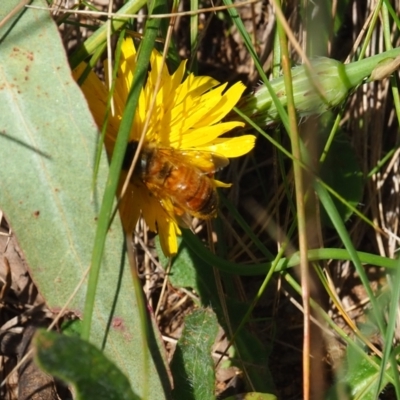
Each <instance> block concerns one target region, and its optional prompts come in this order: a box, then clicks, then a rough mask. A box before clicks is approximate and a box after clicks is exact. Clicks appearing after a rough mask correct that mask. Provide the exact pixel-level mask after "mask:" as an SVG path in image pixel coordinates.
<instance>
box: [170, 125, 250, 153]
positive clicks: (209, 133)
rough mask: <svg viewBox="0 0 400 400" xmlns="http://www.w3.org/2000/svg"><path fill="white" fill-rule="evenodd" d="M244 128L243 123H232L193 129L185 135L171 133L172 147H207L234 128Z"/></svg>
mask: <svg viewBox="0 0 400 400" xmlns="http://www.w3.org/2000/svg"><path fill="white" fill-rule="evenodd" d="M243 126H244V123H242V122H236V121H230V122H222V123H220V124H216V125H214V126H206V127H203V128H199V129H193V130H190V131H187V132H186V133H185V134H183V135H182V134H180V132H171V135H170V140H171V146H172V147H177V148H178V147H179V148H181V149H185V148H192V147H198V146H205V145H206V144H207V143H209V142H212V141H213V140H215V139H216V138H217V137H219V136H221V135H223V134H224V133H226V132H229V131H231V130H232V129H234V128H237V127H243ZM179 139H180V141H179Z"/></svg>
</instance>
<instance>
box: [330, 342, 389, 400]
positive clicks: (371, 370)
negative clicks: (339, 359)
mask: <svg viewBox="0 0 400 400" xmlns="http://www.w3.org/2000/svg"><path fill="white" fill-rule="evenodd" d="M369 357H370V360H371V361H374V362H375V364H378V365H379V363H380V359H379V358H378V357H376V356H369ZM391 373H392V372H391V370H387V371H386V374H385V375H384V376H383V382H382V383H381V387H380V388H379V392H380V391H382V390H383V388H384V387H385V386H386V385H387V384H388V382H389V381H388V374H389V375H390V374H391ZM339 376H340V379H339V381H338V382H337V383H336V384H335V385H334V386H333V387H332V388H331V389H330V391H329V394H328V397H327V399H329V400H333V399H335V400H336V399H342V398H349V399H352V400H375V393H376V385H377V383H378V378H379V368H378V367H377V366H376V365H373V363H372V362H370V361H369V360H368V359H367V358H364V357H361V356H360V355H359V353H357V352H356V351H355V350H353V349H352V348H351V347H349V348H348V349H347V357H346V364H345V366H344V367H343V369H342V371H340V372H339Z"/></svg>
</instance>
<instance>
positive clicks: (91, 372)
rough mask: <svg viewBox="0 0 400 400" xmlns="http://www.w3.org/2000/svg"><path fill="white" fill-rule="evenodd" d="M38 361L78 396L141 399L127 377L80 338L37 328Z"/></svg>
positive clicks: (36, 352) (80, 397)
mask: <svg viewBox="0 0 400 400" xmlns="http://www.w3.org/2000/svg"><path fill="white" fill-rule="evenodd" d="M33 346H34V351H35V360H36V362H37V363H38V364H39V366H40V367H41V368H42V369H43V370H44V371H46V372H47V373H49V374H51V375H54V376H56V377H57V378H60V379H62V380H64V381H66V382H68V383H71V384H72V385H73V386H74V387H75V390H76V398H77V399H82V400H84V399H96V400H103V399H104V400H114V399H115V400H140V397H139V396H137V395H135V394H134V393H133V392H132V389H131V387H130V384H129V381H128V378H127V377H126V376H125V375H124V374H123V373H122V372H121V371H120V370H119V369H118V368H117V367H116V366H115V364H114V363H112V362H111V361H110V360H109V359H108V358H107V357H106V356H105V355H104V353H102V352H101V351H100V350H98V349H97V348H96V347H95V346H93V345H91V344H90V343H88V342H85V341H83V340H82V339H80V338H78V337H71V336H65V335H59V334H57V333H54V332H46V331H42V330H41V331H38V332H37V333H36V335H35V337H34V339H33Z"/></svg>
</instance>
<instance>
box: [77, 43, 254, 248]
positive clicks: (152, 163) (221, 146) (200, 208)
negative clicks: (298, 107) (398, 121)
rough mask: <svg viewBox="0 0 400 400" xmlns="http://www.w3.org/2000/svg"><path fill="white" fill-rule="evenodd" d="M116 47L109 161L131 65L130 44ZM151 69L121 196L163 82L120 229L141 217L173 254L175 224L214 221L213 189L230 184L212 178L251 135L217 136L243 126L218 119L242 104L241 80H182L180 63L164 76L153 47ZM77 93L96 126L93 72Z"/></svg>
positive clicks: (98, 103)
mask: <svg viewBox="0 0 400 400" xmlns="http://www.w3.org/2000/svg"><path fill="white" fill-rule="evenodd" d="M121 50H122V51H121V61H120V65H119V69H118V74H117V78H116V82H115V91H114V104H115V114H114V115H113V116H111V115H110V117H109V120H108V126H107V129H106V137H105V146H106V150H107V153H108V155H109V156H111V154H112V152H113V149H114V144H115V140H116V137H117V134H118V130H119V124H120V121H121V119H122V114H123V111H124V107H125V103H126V100H127V97H128V94H129V91H130V89H131V86H132V81H133V76H134V72H135V67H136V61H137V60H136V50H135V47H134V45H133V41H132V39H130V38H128V39H126V40H125V41H124V42H123V44H122V49H121ZM150 65H151V66H150V68H151V70H150V72H149V75H148V79H147V82H146V84H145V86H144V88H143V89H142V91H141V93H140V97H139V103H138V106H137V109H136V113H135V117H134V122H133V127H132V131H131V133H130V139H129V144H128V148H127V153H126V157H125V161H124V167H123V170H122V173H121V178H120V185H119V192H120V191H121V188H122V185H123V182H124V181H125V179H126V176H127V170H128V169H129V164H130V163H131V161H132V158H133V155H134V153H135V151H136V148H137V143H138V141H139V139H140V135H141V132H142V130H143V127H144V124H145V121H146V118H147V112H148V110H149V108H150V103H151V101H152V97H153V96H154V91H155V86H156V81H157V78H158V77H159V76H160V75H161V84H160V85H159V87H158V89H157V92H156V100H155V105H154V108H153V111H152V113H151V116H150V123H149V125H148V129H147V131H146V136H145V142H144V147H143V148H142V151H141V155H140V158H139V161H138V165H137V167H136V168H135V172H134V175H133V177H132V178H131V180H130V182H129V187H128V190H127V193H125V195H124V197H123V198H122V200H121V203H120V209H119V211H120V215H121V220H122V223H123V227H124V229H125V231H126V232H132V230H133V229H134V228H135V226H136V223H137V221H138V219H139V217H140V215H142V216H143V218H144V219H145V221H146V223H147V225H148V227H149V229H150V230H151V231H153V232H158V233H159V235H160V242H161V246H162V249H163V251H164V253H165V254H166V255H173V254H176V252H177V250H178V248H177V239H176V236H177V235H179V234H180V233H181V231H180V229H179V226H178V225H181V226H184V225H185V224H184V221H185V218H186V217H187V216H188V215H190V216H195V217H199V218H203V219H205V218H209V217H212V216H215V214H216V206H217V194H216V188H217V187H220V186H223V187H227V186H229V185H227V184H224V183H223V182H219V181H217V180H215V179H214V173H215V171H216V170H217V169H218V168H221V167H223V166H225V165H226V164H227V163H228V158H232V157H239V156H241V155H243V154H246V153H248V152H249V151H250V150H251V149H252V148H253V147H254V142H255V137H254V136H252V135H244V136H240V137H234V138H221V135H223V134H224V133H226V132H228V131H230V130H232V129H233V128H236V127H241V126H243V125H244V124H243V123H242V122H239V121H229V122H221V120H222V119H223V118H224V117H225V116H226V115H227V114H228V113H229V111H231V109H232V108H233V107H234V106H235V104H236V103H237V102H238V100H239V99H240V97H241V95H242V93H243V91H244V89H245V87H244V85H243V84H242V83H241V82H238V83H236V84H235V85H233V86H232V87H230V88H229V89H226V86H227V85H226V84H223V85H220V83H219V82H218V81H216V80H214V79H213V78H210V77H207V76H194V75H193V74H189V75H188V76H187V77H186V78H185V66H186V62H185V61H183V62H182V63H181V64H180V66H179V67H178V69H177V70H176V72H175V73H173V74H172V75H170V74H169V72H168V69H167V67H166V66H165V65H162V56H161V55H160V54H159V53H158V52H157V51H156V50H154V51H153V52H152V56H151V60H150ZM84 68H85V65H80V66H78V67H77V68H76V69H75V70H74V71H73V75H74V77H75V79H76V80H77V79H78V78H79V77H80V76H81V74H82V72H83V70H84ZM82 91H83V93H84V95H85V97H86V99H87V101H88V104H89V108H90V110H91V112H92V114H93V117H94V119H95V121H96V123H97V125H98V126H99V127H101V126H102V124H103V123H104V117H105V113H106V109H107V96H108V89H107V86H106V85H104V84H103V82H101V81H100V79H99V78H98V77H97V75H96V74H95V73H93V72H91V73H89V76H88V77H87V79H86V80H85V81H84V83H83V84H82Z"/></svg>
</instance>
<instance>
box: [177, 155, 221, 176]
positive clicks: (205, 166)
mask: <svg viewBox="0 0 400 400" xmlns="http://www.w3.org/2000/svg"><path fill="white" fill-rule="evenodd" d="M175 152H176V153H177V154H179V157H181V162H184V163H185V164H188V165H192V166H194V167H196V168H198V169H199V170H200V171H203V172H206V173H214V172H216V171H218V170H220V169H222V168H224V167H226V166H227V165H228V164H229V159H228V158H226V157H224V156H222V155H220V154H216V153H212V152H211V151H199V150H182V151H178V150H176V151H175Z"/></svg>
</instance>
